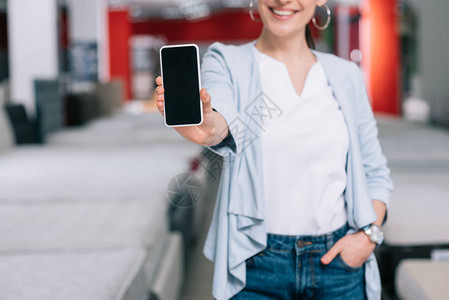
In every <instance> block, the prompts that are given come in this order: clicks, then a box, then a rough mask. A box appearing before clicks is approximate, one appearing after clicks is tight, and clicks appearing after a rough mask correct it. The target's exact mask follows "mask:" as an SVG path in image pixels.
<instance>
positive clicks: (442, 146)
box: [376, 116, 449, 166]
mask: <svg viewBox="0 0 449 300" xmlns="http://www.w3.org/2000/svg"><path fill="white" fill-rule="evenodd" d="M376 119H377V121H378V127H379V138H380V141H381V144H382V150H383V152H384V153H385V155H386V156H387V158H388V162H389V164H392V165H396V164H401V163H405V164H407V165H412V164H413V163H415V162H416V163H418V164H419V163H420V161H422V160H425V162H426V163H432V162H439V161H446V162H448V161H449V151H448V149H449V134H448V132H447V130H445V129H444V128H438V127H430V126H428V125H421V124H415V123H411V122H406V121H403V120H401V119H397V118H388V117H379V116H376ZM446 166H447V165H446Z"/></svg>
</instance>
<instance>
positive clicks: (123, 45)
mask: <svg viewBox="0 0 449 300" xmlns="http://www.w3.org/2000/svg"><path fill="white" fill-rule="evenodd" d="M108 17H109V18H108V22H109V63H110V66H109V67H110V77H111V79H115V78H119V79H121V80H123V83H124V87H125V95H124V96H125V97H124V99H128V100H129V99H131V58H130V47H129V39H130V37H131V35H132V26H131V20H130V17H129V12H128V9H123V10H111V11H109V15H108Z"/></svg>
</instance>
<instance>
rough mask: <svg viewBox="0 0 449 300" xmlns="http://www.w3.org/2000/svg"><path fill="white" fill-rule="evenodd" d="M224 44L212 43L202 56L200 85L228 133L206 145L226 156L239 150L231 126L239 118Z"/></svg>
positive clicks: (235, 129) (233, 128)
mask: <svg viewBox="0 0 449 300" xmlns="http://www.w3.org/2000/svg"><path fill="white" fill-rule="evenodd" d="M225 47H226V46H224V45H223V44H220V43H214V44H212V45H211V46H210V47H209V49H208V51H207V52H206V53H205V54H204V56H203V61H202V66H201V80H202V87H203V88H205V89H206V90H207V92H208V93H209V94H210V95H211V99H212V100H211V101H212V107H213V109H214V110H215V111H217V112H218V113H219V114H221V115H222V116H223V118H224V119H225V121H226V123H227V125H228V129H229V133H228V135H227V136H226V137H225V138H224V139H223V140H222V142H220V143H219V144H218V145H215V146H211V147H208V148H209V149H210V150H212V151H213V152H215V153H217V154H219V155H221V156H227V155H229V154H231V153H232V154H235V153H237V152H238V150H239V148H240V147H239V146H240V145H239V141H238V138H237V135H238V134H239V132H238V128H237V126H232V124H233V123H235V121H236V120H239V119H240V116H239V112H238V111H237V104H236V95H235V88H234V85H233V82H232V77H231V72H230V71H229V69H228V66H227V64H226V59H225V57H224V48H225Z"/></svg>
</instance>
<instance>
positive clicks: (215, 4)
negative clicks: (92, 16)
mask: <svg viewBox="0 0 449 300" xmlns="http://www.w3.org/2000/svg"><path fill="white" fill-rule="evenodd" d="M109 5H110V6H112V7H114V6H123V5H129V6H130V10H131V15H132V16H133V17H134V18H136V19H140V18H165V19H179V18H187V19H199V18H203V17H206V16H208V15H209V14H210V13H211V12H213V11H216V10H222V9H242V8H247V7H248V5H249V0H109Z"/></svg>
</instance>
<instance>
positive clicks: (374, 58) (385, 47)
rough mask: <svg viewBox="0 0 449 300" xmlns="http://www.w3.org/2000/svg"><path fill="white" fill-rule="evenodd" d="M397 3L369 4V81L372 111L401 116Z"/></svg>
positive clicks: (390, 0)
mask: <svg viewBox="0 0 449 300" xmlns="http://www.w3.org/2000/svg"><path fill="white" fill-rule="evenodd" d="M396 2H397V1H396V0H382V1H378V0H369V11H368V12H367V14H368V17H369V24H370V25H369V27H370V32H371V36H370V54H371V56H370V60H371V63H370V69H371V71H370V74H369V75H370V79H369V85H370V90H371V96H372V100H373V103H372V105H373V110H374V111H376V112H384V113H391V114H399V113H400V90H401V88H400V63H401V62H400V51H399V50H400V48H399V47H400V43H399V33H398V26H399V24H398V17H397V15H396V13H395V7H396V4H397V3H396Z"/></svg>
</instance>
